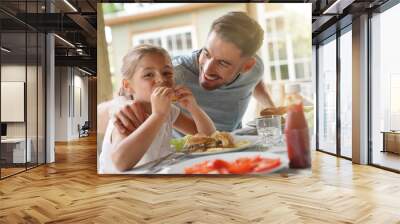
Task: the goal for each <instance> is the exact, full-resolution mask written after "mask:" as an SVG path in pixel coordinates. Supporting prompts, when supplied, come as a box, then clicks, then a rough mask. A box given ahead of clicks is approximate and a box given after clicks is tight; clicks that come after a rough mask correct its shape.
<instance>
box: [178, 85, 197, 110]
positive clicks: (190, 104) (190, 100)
mask: <svg viewBox="0 0 400 224" xmlns="http://www.w3.org/2000/svg"><path fill="white" fill-rule="evenodd" d="M175 95H176V96H177V98H178V103H179V104H180V105H181V106H182V107H183V108H185V109H186V110H188V111H189V112H190V111H191V110H193V109H194V108H197V107H198V105H197V101H196V99H195V98H194V96H193V93H192V91H190V89H189V88H187V87H185V86H177V87H176V88H175Z"/></svg>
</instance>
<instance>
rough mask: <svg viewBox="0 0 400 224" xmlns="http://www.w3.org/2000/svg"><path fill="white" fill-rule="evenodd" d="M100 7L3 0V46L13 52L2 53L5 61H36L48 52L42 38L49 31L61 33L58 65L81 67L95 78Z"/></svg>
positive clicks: (81, 0)
mask: <svg viewBox="0 0 400 224" xmlns="http://www.w3.org/2000/svg"><path fill="white" fill-rule="evenodd" d="M96 7H97V1H96V0H47V1H45V0H34V1H32V0H31V1H29V0H28V1H27V0H1V1H0V28H1V31H2V34H1V43H2V46H4V47H6V48H7V49H10V50H11V52H9V53H7V54H6V55H5V53H4V52H3V51H2V55H5V56H6V57H2V60H3V61H4V60H6V62H7V61H9V62H18V61H21V62H22V61H23V63H24V62H25V60H23V59H25V57H26V56H27V57H26V59H28V63H29V61H32V60H33V61H35V60H36V59H35V58H37V56H36V55H37V51H41V50H43V49H44V43H41V42H40V41H41V40H43V38H40V37H43V35H42V34H43V33H44V32H49V33H55V34H57V36H56V37H55V63H56V66H77V67H80V68H82V69H84V70H85V71H88V72H89V73H91V74H93V75H95V74H96V67H97V63H96V54H97V52H96V47H97V43H96V42H97V40H96V33H97V32H96V27H97V8H96ZM50 12H51V13H50ZM25 32H26V33H27V34H26V35H25ZM38 37H39V38H38ZM37 40H39V43H37V42H38V41H37ZM25 46H27V47H25ZM32 58H33V59H32Z"/></svg>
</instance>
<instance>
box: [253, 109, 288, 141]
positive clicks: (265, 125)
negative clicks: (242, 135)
mask: <svg viewBox="0 0 400 224" xmlns="http://www.w3.org/2000/svg"><path fill="white" fill-rule="evenodd" d="M281 119H282V117H281V116H277V115H273V116H269V117H260V118H257V119H256V127H257V133H258V136H259V138H260V140H261V144H262V146H267V147H270V146H275V145H279V144H280V143H281V141H282V124H281Z"/></svg>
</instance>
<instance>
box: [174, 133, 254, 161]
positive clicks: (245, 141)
mask: <svg viewBox="0 0 400 224" xmlns="http://www.w3.org/2000/svg"><path fill="white" fill-rule="evenodd" d="M233 139H234V141H235V145H237V144H240V143H242V144H240V146H238V147H234V148H220V149H221V150H216V151H205V152H192V153H189V154H190V155H194V156H202V155H213V154H219V153H227V152H236V151H241V150H243V149H247V148H249V147H253V146H255V143H256V139H255V138H251V137H247V136H236V135H234V136H233ZM178 153H179V152H178ZM179 154H181V153H179ZM182 154H183V153H182Z"/></svg>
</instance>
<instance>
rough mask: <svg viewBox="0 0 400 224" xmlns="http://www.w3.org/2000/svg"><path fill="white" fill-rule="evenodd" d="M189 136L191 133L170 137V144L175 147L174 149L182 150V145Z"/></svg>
mask: <svg viewBox="0 0 400 224" xmlns="http://www.w3.org/2000/svg"><path fill="white" fill-rule="evenodd" d="M189 137H191V135H186V136H185V137H183V138H173V139H171V141H170V144H171V146H173V147H174V148H175V151H177V152H180V151H182V150H183V146H184V145H185V143H186V141H187V140H188V138H189Z"/></svg>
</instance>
